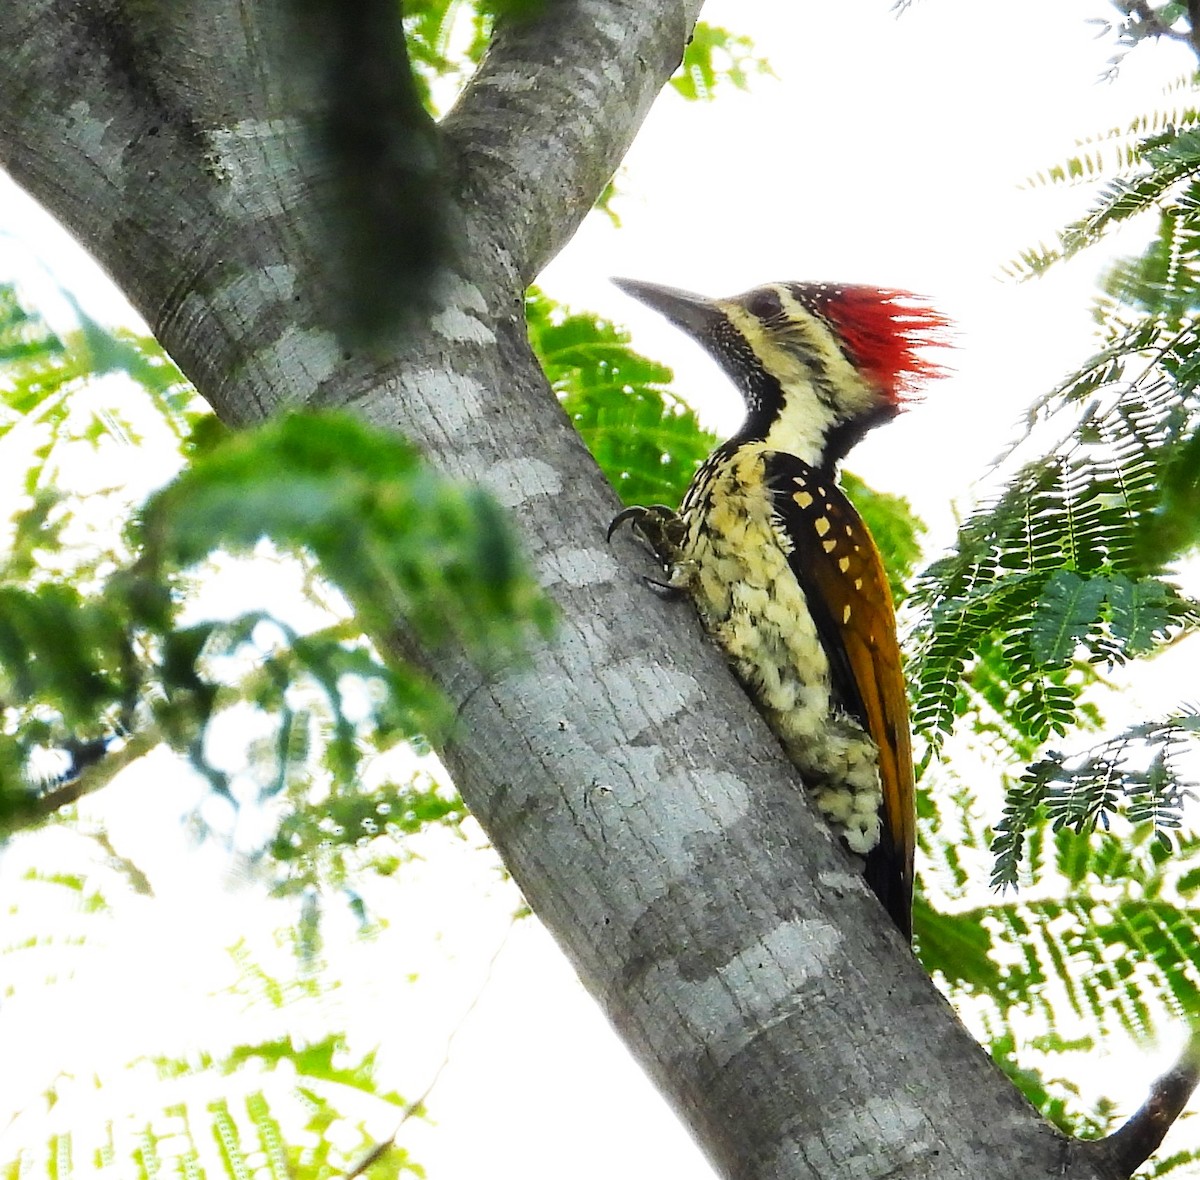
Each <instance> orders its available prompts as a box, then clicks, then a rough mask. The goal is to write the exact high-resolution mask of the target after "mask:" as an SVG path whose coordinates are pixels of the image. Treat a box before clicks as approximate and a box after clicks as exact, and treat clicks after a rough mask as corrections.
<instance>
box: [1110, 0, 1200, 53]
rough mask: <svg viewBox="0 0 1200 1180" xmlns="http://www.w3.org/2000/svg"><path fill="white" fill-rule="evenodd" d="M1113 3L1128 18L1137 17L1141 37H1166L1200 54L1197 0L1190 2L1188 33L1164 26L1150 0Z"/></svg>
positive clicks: (1120, 0) (1119, 0) (1118, 0)
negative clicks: (1140, 24) (1140, 27)
mask: <svg viewBox="0 0 1200 1180" xmlns="http://www.w3.org/2000/svg"><path fill="white" fill-rule="evenodd" d="M1113 3H1114V4H1115V5H1116V7H1117V9H1119V10H1120V11H1121V12H1124V13H1125V15H1126V16H1131V17H1132V16H1135V17H1137V19H1138V20H1139V21H1140V22H1141V23H1142V26H1143V28H1142V31H1141V32H1140V33H1139V34H1138V36H1139V37H1166V38H1168V39H1169V40H1171V41H1182V42H1183V43H1184V44H1185V45H1187V46H1189V47H1190V48H1192V49H1194V50H1196V51H1197V53H1200V46H1198V45H1197V41H1196V17H1197V15H1198V14H1200V3H1197V0H1188V21H1189V25H1190V26H1191V27H1190V28H1189V29H1188V30H1187V32H1181V31H1180V30H1178V29H1173V28H1172V27H1171V26H1170V25H1168V24H1164V23H1163V22H1162V20H1161V19H1160V17H1159V15H1158V13H1157V12H1155V11H1154V9H1153V8H1151V7H1150V4H1149V2H1148V0H1113Z"/></svg>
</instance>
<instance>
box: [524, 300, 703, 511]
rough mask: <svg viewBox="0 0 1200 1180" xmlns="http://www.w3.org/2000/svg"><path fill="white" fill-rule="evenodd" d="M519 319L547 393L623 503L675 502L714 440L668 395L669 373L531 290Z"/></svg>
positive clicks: (606, 329)
mask: <svg viewBox="0 0 1200 1180" xmlns="http://www.w3.org/2000/svg"><path fill="white" fill-rule="evenodd" d="M525 314H526V319H527V321H528V324H529V339H530V344H531V345H532V346H533V350H534V352H535V353H537V356H538V359H539V360H540V361H541V363H542V368H543V369H544V371H545V373H546V377H547V379H548V380H549V382H550V385H551V387H552V388H553V389H554V391H555V393H556V394H558V397H559V400H560V401H561V402H562V406H563V409H564V410H566V412H567V413H568V415H570V418H571V421H572V422H574V424H575V427H576V429H577V430H578V431H579V433H580V434H581V435H582V436H583V441H584V442H585V443H586V444H587V447H588V450H590V451H591V452H592V454H593V455H594V456H595V458H596V461H597V462H598V463H599V464H600V467H601V469H602V470H603V471H604V474H605V475H606V476H607V477H608V480H609V482H610V483H611V484H612V485H613V487H614V488H616V489H617V493H618V494H619V495H620V497H621V500H622V501H623V502H624V503H626V504H655V503H665V504H670V505H675V504H678V503H679V501H680V500H681V499H682V498H683V493H684V492H685V491H686V490H687V486H688V484H689V483H690V482H691V479H692V476H693V475H695V473H696V468H697V467H699V466H700V464H701V463H702V462H703V461H704V460H705V458H706V457H707V456H708V453H709V452H710V451H711V450H712V449H713V447H714V446H716V437H715V436H714V435H712V434H710V433H708V431H706V430H703V429H701V427H700V423H699V421H698V420H697V418H696V415H695V413H694V412H693V411H692V410H691V409H690V408H689V407H688V406H687V405H686V404H685V403H684V402H683V401H681V400H680V398H679V397H677V396H676V395H675V394H674V393H673V392H671V390H670V383H671V380H672V378H673V374H672V372H671V370H670V369H669V368H668V367H667V366H666V365H663V364H660V363H659V362H658V361H652V360H650V359H649V358H647V357H645V356H642V355H641V354H640V353H638V352H636V351H635V350H634V349H633V348H631V347H630V343H629V333H628V332H626V331H624V330H623V329H621V328H618V327H616V326H615V325H613V324H610V323H608V322H607V321H606V320H603V319H600V318H599V317H597V316H593V315H588V314H579V313H574V314H573V313H571V312H567V311H564V310H562V309H560V308H558V307H557V305H555V304H554V303H553V302H552V301H551V300H549V299H547V298H546V297H545V296H544V295H542V294H541V293H540V292H538V291H536V290H531V291H530V293H529V295H528V297H527V298H526V302H525Z"/></svg>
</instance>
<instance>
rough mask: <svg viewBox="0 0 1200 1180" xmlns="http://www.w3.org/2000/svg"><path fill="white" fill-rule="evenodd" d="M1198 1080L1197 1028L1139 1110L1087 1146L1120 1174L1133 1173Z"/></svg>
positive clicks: (1199, 1049) (1199, 1043)
mask: <svg viewBox="0 0 1200 1180" xmlns="http://www.w3.org/2000/svg"><path fill="white" fill-rule="evenodd" d="M1197 1083H1200V1029H1196V1030H1194V1031H1193V1032H1192V1034H1191V1037H1190V1038H1189V1040H1188V1043H1187V1046H1186V1047H1185V1048H1184V1050H1183V1053H1182V1054H1180V1057H1179V1060H1178V1061H1177V1062H1176V1063H1175V1064H1174V1066H1172V1067H1171V1069H1169V1070H1168V1071H1167V1072H1166V1073H1165V1074H1163V1075H1162V1077H1160V1078H1159V1079H1158V1080H1157V1081H1156V1082H1155V1083H1154V1084H1153V1085H1152V1086H1151V1087H1150V1096H1149V1097H1148V1098H1147V1099H1146V1101H1145V1102H1144V1103H1143V1104H1142V1107H1141V1109H1140V1110H1138V1111H1137V1113H1136V1114H1134V1115H1133V1117H1132V1118H1130V1119H1129V1121H1128V1122H1126V1123H1125V1125H1124V1126H1123V1127H1120V1128H1118V1129H1117V1130H1116V1131H1114V1132H1113V1133H1112V1134H1111V1135H1109V1136H1107V1137H1106V1138H1104V1139H1100V1140H1097V1141H1096V1142H1095V1143H1094V1144H1092V1145H1091V1146H1092V1147H1093V1148H1094V1149H1095V1152H1096V1154H1098V1155H1101V1156H1103V1157H1104V1158H1105V1159H1106V1160H1107V1161H1108V1162H1109V1163H1110V1164H1111V1165H1112V1166H1113V1167H1115V1168H1116V1169H1117V1172H1118V1174H1119V1175H1121V1176H1132V1175H1133V1173H1134V1172H1135V1171H1136V1170H1137V1168H1139V1167H1140V1166H1141V1165H1142V1164H1144V1163H1145V1162H1146V1160H1148V1159H1149V1158H1150V1156H1151V1155H1152V1154H1153V1153H1154V1152H1155V1151H1157V1150H1158V1146H1159V1144H1160V1143H1162V1141H1163V1139H1164V1137H1165V1136H1166V1134H1167V1132H1168V1131H1169V1130H1170V1129H1171V1124H1172V1123H1174V1122H1175V1120H1176V1119H1177V1118H1178V1117H1179V1116H1180V1115H1181V1114H1182V1113H1183V1109H1184V1107H1185V1106H1187V1103H1188V1099H1189V1098H1191V1096H1192V1092H1193V1091H1194V1090H1195V1089H1196V1085H1197Z"/></svg>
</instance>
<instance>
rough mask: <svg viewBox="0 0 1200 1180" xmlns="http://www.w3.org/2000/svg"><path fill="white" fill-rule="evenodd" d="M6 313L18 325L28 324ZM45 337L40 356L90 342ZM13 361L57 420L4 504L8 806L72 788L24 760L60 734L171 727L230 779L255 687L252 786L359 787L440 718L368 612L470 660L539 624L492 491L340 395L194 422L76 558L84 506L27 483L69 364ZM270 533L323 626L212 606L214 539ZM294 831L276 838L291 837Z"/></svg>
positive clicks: (275, 789)
mask: <svg viewBox="0 0 1200 1180" xmlns="http://www.w3.org/2000/svg"><path fill="white" fill-rule="evenodd" d="M9 306H10V307H12V306H15V305H13V304H12V303H11V302H10V304H9ZM14 318H15V319H16V321H17V322H16V325H15V327H14V328H13V329H12V330H11V331H10V336H12V335H13V334H14V333H16V332H18V331H25V332H26V333H27V334H28V332H29V328H28V325H26V324H24V321H23V320H21V318H20V316H19V315H18V316H15V317H14ZM42 339H43V352H42V357H41V360H42V362H43V364H42V372H43V374H44V375H45V374H49V375H51V376H53V375H56V374H59V373H69V372H72V371H73V370H74V367H75V366H76V365H78V366H83V364H84V363H85V362H84V361H83V360H81V359H80V358H72V356H71V353H70V350H69V349H66V348H65V347H64V346H63V345H62V344H61V342H58V341H56V340H54V339H53V338H51V337H49V336H44V337H43V338H42ZM117 343H118V345H120V344H121V342H119V341H118V342H117ZM121 346H122V347H123V346H124V345H121ZM139 347H140V346H139ZM64 358H67V359H64ZM21 364H24V365H26V366H27V369H15V370H14V369H10V370H6V373H9V372H11V373H13V374H14V376H13V377H11V378H10V381H11V382H12V383H13V384H14V385H15V386H16V387H17V389H16V391H17V393H18V395H19V396H18V399H17V400H20V399H21V398H22V397H23V398H25V399H26V400H30V399H32V401H33V403H34V404H32V405H27V406H25V407H24V408H25V410H26V414H27V415H30V414H32V415H33V418H34V420H37V418H38V412H39V411H41V419H42V421H44V422H54V421H58V422H61V424H62V431H61V432H60V433H62V434H63V437H56V436H55V435H54V434H53V432H51V433H50V436H49V437H50V439H51V441H50V443H49V444H46V445H42V446H40V447H38V448H37V455H36V457H35V461H34V474H33V475H31V476H30V477H28V478H27V480H26V486H27V487H33V489H34V493H35V494H34V495H33V497H32V498H31V499H29V500H27V502H26V505H25V507H24V508H23V509H22V510H21V511H19V512H18V513H17V514H16V516H15V518H14V524H13V530H12V542H11V544H10V546H9V555H8V561H7V562H6V564H5V567H4V568H3V570H2V571H0V603H2V609H0V706H2V708H3V717H4V726H3V731H2V732H0V805H2V807H0V809H2V811H3V818H4V822H5V824H6V825H7V826H9V827H12V826H20V825H22V824H25V823H29V822H31V821H33V820H36V819H38V818H41V817H44V816H45V815H48V814H50V813H52V811H53V810H54V808H55V807H56V806H57V805H58V804H59V802H60V801H68V800H69V799H70V798H73V797H74V795H73V794H72V793H71V792H70V791H67V792H65V793H64V794H62V795H61V796H60V795H59V793H58V789H59V788H60V786H61V783H60V782H59V781H58V780H57V778H51V780H50V781H49V782H46V781H44V780H43V781H41V782H40V783H39V782H38V777H39V776H38V775H37V774H36V773H35V772H34V769H33V768H34V767H35V766H36V764H37V762H38V759H39V758H44V756H45V753H46V751H47V750H55V749H57V750H63V749H67V750H70V749H75V748H83V747H86V748H88V749H89V750H92V749H94V747H95V746H96V745H97V744H99V746H100V748H101V750H103V749H104V748H105V747H107V748H109V749H112V748H114V747H116V748H120V747H121V745H122V743H125V744H127V745H130V746H133V745H134V743H136V742H139V741H140V742H143V743H145V742H146V741H149V742H150V744H153V742H155V741H161V742H166V743H167V744H168V745H169V746H171V748H173V749H174V750H176V751H178V752H179V753H181V754H182V755H183V756H184V757H186V758H187V759H188V760H189V761H190V763H191V764H192V766H193V767H195V768H196V769H197V770H198V771H199V772H200V773H201V774H202V775H204V777H205V778H206V779H207V780H208V782H209V783H210V785H211V786H212V788H213V789H214V790H216V791H218V792H220V793H222V794H224V795H226V796H227V797H228V798H230V799H234V798H235V797H240V796H237V793H236V792H235V790H234V787H235V782H234V777H235V776H234V775H232V774H231V770H230V767H229V763H228V757H227V755H222V756H218V755H217V754H215V753H214V749H213V746H212V743H211V742H210V740H209V735H210V732H211V731H212V730H213V727H214V726H215V725H217V724H221V723H225V722H226V721H227V720H228V719H229V718H231V717H234V716H237V715H238V710H239V709H240V710H245V709H246V708H247V707H249V708H250V709H251V710H254V711H257V714H258V715H259V717H260V718H261V717H263V716H266V717H269V718H270V719H271V720H270V724H269V727H268V730H269V732H268V733H267V734H266V735H265V736H264V737H263V738H262V739H261V740H260V741H258V742H257V743H252V749H251V765H250V767H249V768H248V769H249V770H250V771H251V772H253V773H252V774H251V778H252V779H253V781H255V782H256V784H257V787H256V789H257V792H258V795H259V797H260V798H262V799H267V798H272V797H275V796H281V793H282V794H287V795H289V796H290V795H292V794H293V793H294V792H297V791H300V792H302V791H303V790H304V789H311V790H315V789H317V787H318V786H320V787H322V788H323V790H324V792H325V794H326V795H327V796H329V795H330V794H332V795H333V796H339V794H341V793H344V794H345V795H346V797H347V801H346V803H345V805H346V806H353V805H352V803H350V802H349V800H351V799H353V798H354V797H355V796H356V795H357V793H358V790H359V785H358V784H359V778H360V775H361V771H362V769H363V766H364V759H365V758H374V757H375V756H377V755H380V754H382V753H384V752H386V751H388V750H391V749H393V748H394V747H396V746H397V745H398V744H399V743H401V742H404V741H406V740H410V739H412V738H413V737H415V736H416V735H418V734H435V733H437V732H440V731H441V729H442V728H443V727H444V726H445V725H446V724H447V723H448V720H449V713H448V710H447V708H446V706H445V704H444V702H443V701H442V699H441V698H440V697H439V695H438V694H437V693H436V692H434V691H433V690H432V688H431V686H430V685H429V683H428V681H427V680H426V679H425V677H424V676H423V675H422V674H421V673H420V672H419V671H418V670H417V669H416V668H414V667H412V666H410V665H408V664H405V663H403V662H401V661H399V660H392V661H385V660H382V659H381V658H380V657H379V655H378V654H377V652H376V649H375V648H374V646H373V645H372V644H371V643H370V642H369V641H367V640H366V639H365V638H364V634H363V632H364V628H365V629H369V630H372V631H373V632H374V633H375V634H377V635H380V636H383V637H384V638H385V639H386V638H387V636H388V634H389V632H390V629H391V628H392V627H393V626H394V625H395V621H396V620H397V619H400V620H404V622H405V624H406V625H407V626H408V627H410V628H411V630H412V633H413V634H414V635H416V636H417V637H419V639H420V640H421V642H423V643H424V644H427V645H428V646H429V647H431V648H433V649H438V648H444V647H445V646H446V645H449V644H453V645H455V646H457V647H459V648H461V649H463V650H465V651H467V652H468V653H469V654H471V655H472V657H473V658H475V660H476V661H477V663H478V665H479V667H480V668H481V672H482V673H483V674H486V672H487V669H488V668H489V667H494V666H496V665H497V664H498V663H499V662H501V661H506V660H509V659H511V658H513V657H514V656H515V654H516V653H517V651H518V650H519V649H520V648H521V647H522V645H523V644H524V643H525V642H526V641H527V640H528V639H529V638H530V636H531V635H532V634H533V633H535V632H536V631H539V630H540V631H541V632H543V633H545V632H546V631H547V630H548V628H549V626H550V621H551V620H550V613H549V608H548V605H547V603H546V601H545V600H544V599H543V598H542V597H541V595H540V592H539V591H538V590H537V588H536V586H535V584H534V582H533V581H532V579H531V578H530V576H529V575H528V574H527V573H526V572H525V570H524V566H523V564H522V562H521V559H520V557H519V554H518V552H517V546H516V542H515V538H514V536H513V533H512V531H511V528H510V526H509V525H508V522H507V520H506V519H505V518H504V516H503V513H502V512H501V510H500V509H499V507H498V506H497V505H496V504H495V502H494V501H493V500H492V499H491V498H490V497H488V496H487V495H486V494H484V493H483V492H481V491H480V490H479V489H477V488H474V487H469V486H465V485H461V484H457V483H454V482H452V481H450V480H447V479H445V478H443V477H441V476H439V475H437V474H436V473H434V472H433V471H432V470H431V469H429V468H428V467H427V466H426V465H425V464H424V463H423V462H422V461H421V460H420V458H419V456H418V455H417V453H416V452H415V450H414V449H413V448H412V447H411V446H409V445H408V444H407V443H405V442H404V441H403V440H401V439H399V438H397V437H396V436H394V435H391V434H387V433H384V432H379V431H375V430H372V429H370V428H368V427H366V426H364V425H363V424H362V423H360V422H358V421H356V420H354V419H352V418H350V417H348V416H344V415H336V414H326V415H296V416H293V417H288V418H284V419H280V420H278V421H276V422H273V423H271V424H269V425H268V426H266V427H265V428H263V429H262V430H261V431H258V432H247V433H243V434H239V435H229V434H225V433H223V432H221V431H219V430H217V429H215V428H213V427H212V426H209V427H208V428H206V429H205V430H203V431H199V432H197V433H196V434H195V435H193V436H192V439H191V441H190V443H189V446H190V449H191V451H192V462H191V463H190V465H189V466H188V467H187V468H186V469H185V470H184V471H183V472H182V473H181V474H179V475H178V476H177V477H176V478H175V479H174V480H173V481H172V482H170V483H168V484H167V485H166V486H165V487H163V488H162V489H160V490H159V491H158V492H156V493H154V494H152V495H151V496H150V497H149V499H148V500H147V501H146V502H145V503H144V505H143V506H142V507H141V509H140V511H138V512H136V513H135V514H134V515H133V518H132V519H131V520H130V521H129V523H128V525H127V528H126V529H125V531H124V534H123V536H122V537H120V539H119V540H116V541H112V542H111V543H110V544H109V545H108V546H107V548H104V547H98V550H97V551H93V552H92V553H91V555H90V556H89V557H88V558H87V559H86V560H84V561H83V562H74V563H72V555H73V554H74V553H75V551H76V548H77V547H76V546H73V545H72V544H70V543H69V542H70V540H71V538H70V537H68V536H66V535H65V529H66V522H69V521H70V520H71V516H72V513H73V512H75V511H76V510H77V508H78V505H77V504H74V503H73V502H72V498H71V496H70V495H69V494H67V493H65V492H52V491H51V490H50V489H49V488H47V487H45V486H40V485H41V483H42V481H43V480H45V479H46V478H47V475H48V474H50V473H49V472H48V471H47V462H48V458H49V456H50V455H51V454H52V453H53V452H54V450H55V448H56V447H58V448H60V449H61V448H63V447H65V446H66V442H65V441H64V440H65V437H66V435H67V434H70V433H71V431H70V430H69V429H68V426H69V424H70V423H71V421H72V418H71V416H70V414H69V413H68V412H67V410H66V409H65V408H64V407H63V406H62V405H61V404H60V403H62V402H63V401H64V400H65V397H66V394H67V393H68V392H69V391H70V388H71V382H70V381H67V380H48V379H44V377H43V379H40V380H35V379H34V376H33V374H34V372H35V370H36V369H37V364H36V363H35V361H34V360H33V359H26V360H23V361H22V362H21ZM72 380H73V379H72ZM175 380H177V375H176V376H175V379H174V380H172V381H171V382H169V383H168V385H169V387H170V388H172V389H173V388H174V384H175ZM39 397H40V399H41V400H40V401H38V400H37V399H38V398H39ZM75 441H78V440H75ZM279 553H290V554H294V555H296V556H295V560H294V562H293V566H292V568H293V570H299V571H300V572H301V573H302V575H303V576H304V577H305V579H306V580H307V583H308V588H309V593H310V597H311V598H312V600H313V602H314V604H316V605H317V606H318V607H319V608H320V609H319V611H318V618H319V620H320V624H319V625H315V626H314V625H312V623H311V621H309V622H308V623H306V625H303V626H302V625H299V624H297V623H295V622H293V621H290V620H289V619H288V618H287V617H286V612H279V611H274V610H271V609H254V610H243V611H241V612H235V613H234V614H233V615H232V616H231V615H229V614H226V613H222V612H219V611H217V612H207V613H206V612H205V610H204V609H203V606H202V601H203V593H202V586H203V579H202V578H200V577H199V576H198V575H199V574H200V573H201V572H202V571H203V570H204V569H206V568H208V567H209V566H211V564H212V557H213V555H214V554H223V555H225V556H224V557H223V558H222V560H226V561H227V560H228V559H229V555H238V554H241V555H246V556H247V557H258V558H262V557H264V556H269V555H271V554H279ZM56 567H58V568H57V570H56ZM318 573H319V577H317V576H316V575H317V574H318ZM334 587H336V589H334ZM198 594H199V597H198ZM347 601H348V602H349V604H350V605H351V606H352V608H353V610H354V611H355V612H356V616H357V617H356V622H354V623H351V622H349V621H348V620H347V619H346V618H345V615H346V612H347V608H346V605H345V603H346V602H347ZM258 724H259V726H260V728H261V724H262V723H261V721H260V722H259V723H258ZM66 769H67V771H68V772H69V773H74V772H76V771H78V770H80V769H82V767H79V766H71V767H68V768H66ZM380 790H381V792H382V793H381V794H380V795H379V796H378V797H377V798H374V799H372V800H371V801H370V802H369V803H368V804H366V806H368V807H374V808H376V809H378V808H379V807H386V806H388V805H389V804H396V805H399V804H400V803H401V801H402V795H401V794H400V793H397V788H396V787H395V786H394V785H391V786H389V785H387V784H385V785H384V786H383V787H381V788H380ZM294 836H295V832H294V831H293V832H291V833H289V839H288V840H287V841H285V842H284V843H282V844H280V845H279V847H280V848H281V849H282V848H284V847H288V848H293V849H294V847H295V841H294V839H293V837H294ZM322 839H323V840H326V841H327V839H328V834H327V833H326V834H325V835H324V836H323V837H322Z"/></svg>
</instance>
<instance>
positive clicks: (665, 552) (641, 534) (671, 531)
mask: <svg viewBox="0 0 1200 1180" xmlns="http://www.w3.org/2000/svg"><path fill="white" fill-rule="evenodd" d="M626 522H629V524H630V527H631V528H632V529H633V533H634V536H636V537H638V538H639V539H640V540H642V541H644V542H645V543H646V544H647V545H648V546H649V547H650V550H651V552H653V554H654V556H655V557H657V558H658V560H659V561H660V562H661V563H662V565H663V566H664V567H665V568H666V569H667V570H668V571H670V575H671V576H670V577H669V578H668V580H667V581H665V582H664V581H660V580H659V579H657V578H646V579H645V582H646V585H647V586H649V587H650V589H651V590H653V591H654V592H655V593H656V594H659V595H661V596H662V597H663V598H678V597H680V596H681V595H682V594H683V593H684V591H685V589H686V584H687V578H686V576H685V575H684V573H683V571H684V567H686V566H687V565H688V563H687V562H683V561H681V558H682V556H683V549H682V542H683V534H684V529H683V520H682V519H681V518H680V516H679V514H678V513H677V512H675V511H674V510H673V509H670V508H668V507H667V506H666V505H665V504H648V505H646V504H635V505H633V506H632V507H630V508H626V509H624V511H622V512H618V513H617V515H616V516H614V517H613V520H612V524H610V525H609V526H608V533H607V539H608V540H610V541H611V540H612V536H613V533H615V532H616V531H617V529H618V528H620V526H621V525H623V524H625V523H626Z"/></svg>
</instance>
